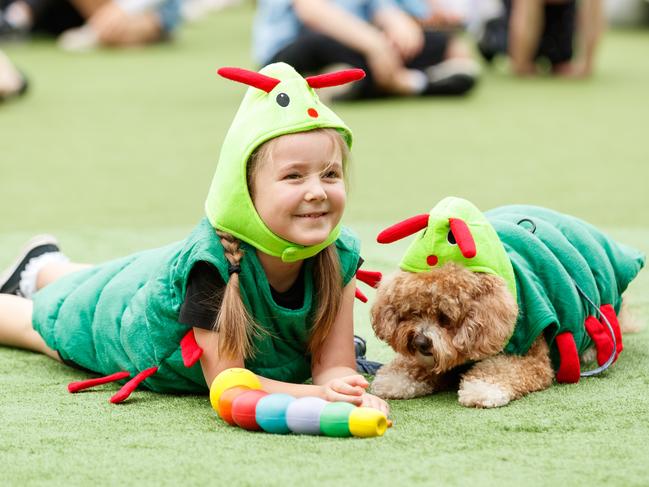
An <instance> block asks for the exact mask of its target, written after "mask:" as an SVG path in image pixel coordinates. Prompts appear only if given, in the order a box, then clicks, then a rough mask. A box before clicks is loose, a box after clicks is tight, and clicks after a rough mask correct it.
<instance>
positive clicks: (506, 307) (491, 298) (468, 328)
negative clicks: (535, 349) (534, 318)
mask: <svg viewBox="0 0 649 487" xmlns="http://www.w3.org/2000/svg"><path fill="white" fill-rule="evenodd" d="M476 277H477V278H478V280H479V283H478V285H477V286H475V287H473V289H472V290H471V294H472V300H471V304H470V306H469V307H468V310H467V312H466V314H465V316H464V318H463V319H462V322H461V324H460V326H459V327H458V330H457V333H456V334H455V336H454V337H453V345H454V346H455V347H456V348H457V349H458V350H460V351H462V352H463V353H464V354H465V355H466V356H467V358H469V359H470V360H480V359H483V358H485V357H488V356H491V355H495V354H496V353H498V352H500V351H502V349H503V347H504V346H505V345H506V343H505V342H506V340H507V339H508V338H509V337H510V336H511V334H512V332H513V331H514V326H515V325H516V318H517V316H518V306H517V304H516V300H515V299H514V297H513V296H512V294H511V293H510V292H509V289H508V288H507V284H506V283H505V281H504V279H502V278H501V277H498V276H495V275H492V274H476Z"/></svg>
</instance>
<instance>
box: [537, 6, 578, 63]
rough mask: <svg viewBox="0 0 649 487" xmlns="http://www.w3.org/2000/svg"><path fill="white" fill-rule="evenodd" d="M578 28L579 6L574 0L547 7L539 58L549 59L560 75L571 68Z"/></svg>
mask: <svg viewBox="0 0 649 487" xmlns="http://www.w3.org/2000/svg"><path fill="white" fill-rule="evenodd" d="M589 1H590V0H589ZM576 27H577V5H576V2H575V1H574V0H564V1H555V2H548V3H547V4H546V5H545V26H544V28H543V34H542V36H541V41H540V44H539V49H538V53H537V56H538V57H541V58H545V59H547V60H548V61H549V62H550V64H551V65H552V68H553V71H554V72H558V73H560V72H561V71H562V70H563V69H568V70H569V69H570V67H571V61H572V59H573V53H574V50H573V44H574V38H575V29H576Z"/></svg>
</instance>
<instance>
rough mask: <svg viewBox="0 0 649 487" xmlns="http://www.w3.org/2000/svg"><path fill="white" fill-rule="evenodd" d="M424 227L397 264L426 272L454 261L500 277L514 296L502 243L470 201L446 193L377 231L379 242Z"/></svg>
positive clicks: (407, 268) (512, 272)
mask: <svg viewBox="0 0 649 487" xmlns="http://www.w3.org/2000/svg"><path fill="white" fill-rule="evenodd" d="M422 228H426V229H425V230H424V232H422V233H421V234H420V235H419V236H418V237H417V239H416V240H415V241H414V242H412V243H411V244H410V247H408V250H407V251H406V253H405V255H404V256H403V258H402V259H401V263H400V264H399V267H401V269H402V270H404V271H407V272H426V271H429V270H431V269H432V268H433V267H435V266H440V267H441V266H443V265H444V264H446V263H447V262H455V263H457V264H460V265H462V266H463V267H466V268H467V269H469V270H471V271H473V272H485V273H488V274H495V275H497V276H500V277H502V278H503V279H504V280H505V282H506V283H507V287H508V288H509V291H510V292H511V293H512V295H513V296H514V298H516V295H517V293H516V280H515V278H514V270H513V268H512V264H511V261H510V260H509V257H508V256H507V252H506V251H505V247H504V246H503V244H502V242H501V241H500V239H499V238H498V234H497V233H496V231H495V230H494V228H493V226H492V225H491V223H489V220H487V218H486V217H485V215H484V214H483V213H482V212H481V211H480V210H479V209H478V208H477V207H476V206H475V205H474V204H473V203H471V202H470V201H467V200H465V199H462V198H456V197H453V196H449V197H448V198H444V199H443V200H442V201H440V202H439V203H438V204H437V205H435V207H434V208H433V209H432V210H430V213H429V214H428V215H419V216H416V217H413V218H410V219H408V220H405V221H404V222H401V223H398V224H397V225H394V226H392V227H390V228H388V229H387V230H384V231H383V232H381V234H380V235H379V237H378V241H379V242H380V243H389V242H393V241H395V240H397V239H398V238H402V237H403V236H406V235H410V234H412V233H414V232H417V231H419V230H421V229H422Z"/></svg>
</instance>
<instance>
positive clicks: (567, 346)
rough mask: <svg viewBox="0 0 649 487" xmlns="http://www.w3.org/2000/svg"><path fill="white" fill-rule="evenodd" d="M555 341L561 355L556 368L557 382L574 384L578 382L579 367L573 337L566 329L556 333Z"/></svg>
mask: <svg viewBox="0 0 649 487" xmlns="http://www.w3.org/2000/svg"><path fill="white" fill-rule="evenodd" d="M556 342H557V348H558V349H559V356H560V357H561V363H560V365H559V370H557V382H562V383H569V384H576V383H577V382H579V374H580V372H581V368H580V365H579V355H578V354H577V345H576V344H575V338H574V337H573V336H572V333H570V332H568V331H566V332H564V333H559V334H558V335H557V337H556Z"/></svg>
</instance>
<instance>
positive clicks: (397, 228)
mask: <svg viewBox="0 0 649 487" xmlns="http://www.w3.org/2000/svg"><path fill="white" fill-rule="evenodd" d="M427 226H428V213H424V214H423V215H417V216H413V217H410V218H408V219H407V220H403V221H402V222H399V223H396V224H394V225H392V226H391V227H388V228H386V229H385V230H383V231H382V232H381V233H379V235H378V237H376V241H377V242H378V243H382V244H388V243H392V242H396V241H397V240H401V239H402V238H404V237H407V236H409V235H412V234H413V233H417V232H418V231H419V230H422V229H424V228H426V227H427Z"/></svg>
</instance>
